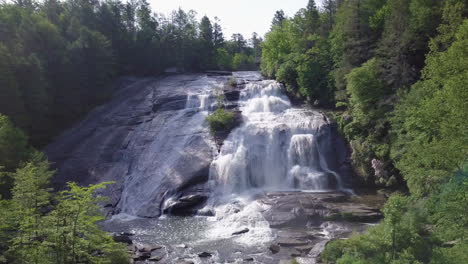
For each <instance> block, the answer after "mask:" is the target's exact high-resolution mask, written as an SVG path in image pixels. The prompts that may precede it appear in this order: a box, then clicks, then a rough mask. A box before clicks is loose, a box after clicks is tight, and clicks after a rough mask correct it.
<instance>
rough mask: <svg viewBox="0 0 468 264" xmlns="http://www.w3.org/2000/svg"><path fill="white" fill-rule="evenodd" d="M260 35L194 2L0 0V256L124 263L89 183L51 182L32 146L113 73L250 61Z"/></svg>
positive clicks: (99, 94) (254, 60) (103, 95)
mask: <svg viewBox="0 0 468 264" xmlns="http://www.w3.org/2000/svg"><path fill="white" fill-rule="evenodd" d="M261 42H262V39H261V38H260V37H259V36H258V35H257V34H255V33H254V34H253V36H252V38H251V39H249V40H247V39H245V38H244V37H243V36H242V35H241V34H234V35H233V36H232V38H231V40H226V39H225V37H224V35H223V32H222V27H221V24H220V21H219V20H218V19H217V18H214V19H213V21H211V20H210V19H209V18H208V17H206V16H204V17H203V18H202V19H201V20H200V21H197V17H196V13H195V12H194V11H188V12H186V11H184V10H181V9H179V10H176V11H174V12H173V13H172V14H170V15H169V16H167V17H166V16H164V15H159V14H156V13H154V12H153V11H152V10H151V8H150V6H149V4H148V2H147V1H146V0H138V1H135V0H131V1H128V2H122V1H119V0H108V1H97V0H96V1H94V0H89V1H88V0H67V1H57V0H45V1H33V0H17V1H12V2H2V4H0V211H1V212H2V214H1V215H0V263H36V264H37V263H60V264H63V263H128V256H127V253H126V250H125V249H124V248H123V247H122V246H120V245H119V244H117V243H115V242H113V240H112V239H111V237H110V236H109V235H108V234H106V233H105V232H103V231H101V230H99V228H98V226H97V225H96V223H97V222H99V221H100V220H102V219H103V216H102V215H101V214H100V211H99V210H98V209H99V207H98V206H97V204H99V203H100V200H101V199H100V198H99V197H97V196H96V193H97V192H98V190H99V189H101V188H105V185H106V184H111V183H106V184H102V185H97V186H89V187H79V186H77V185H75V184H73V183H70V186H69V188H67V189H66V190H65V191H63V192H59V193H56V192H53V190H52V189H51V188H50V180H51V177H52V176H53V174H54V172H53V171H51V170H50V169H49V165H48V162H47V160H46V159H45V158H44V156H43V155H42V154H41V153H39V152H38V151H36V150H34V148H40V147H42V146H44V145H45V144H47V143H48V142H50V140H51V139H52V137H53V136H55V135H57V134H59V133H60V132H61V131H63V130H64V129H66V128H67V127H69V126H70V125H71V124H73V123H74V122H76V121H77V120H79V119H80V118H82V117H83V116H84V114H86V113H87V112H88V111H89V110H90V109H92V108H93V107H95V106H97V105H99V104H101V103H103V102H105V101H106V100H108V99H109V98H110V96H111V95H112V92H113V90H112V89H113V87H114V86H115V85H113V81H114V80H115V79H116V78H118V77H120V76H148V77H155V76H158V75H162V74H164V72H165V71H166V69H169V68H172V69H174V68H175V69H176V70H177V71H179V72H199V71H204V70H216V69H219V70H254V69H257V68H258V63H259V61H260V56H261Z"/></svg>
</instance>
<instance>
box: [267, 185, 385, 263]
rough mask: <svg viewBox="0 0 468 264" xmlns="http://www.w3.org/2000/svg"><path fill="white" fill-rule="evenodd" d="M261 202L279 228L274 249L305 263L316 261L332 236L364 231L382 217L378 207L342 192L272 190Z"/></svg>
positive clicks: (274, 226)
mask: <svg viewBox="0 0 468 264" xmlns="http://www.w3.org/2000/svg"><path fill="white" fill-rule="evenodd" d="M260 202H261V203H263V204H265V205H267V206H268V210H265V211H264V212H263V216H264V217H265V219H266V220H267V221H268V223H269V225H270V227H271V228H272V229H273V230H275V232H276V238H275V240H274V243H273V244H272V246H270V250H271V251H272V253H275V254H276V253H278V252H279V254H280V256H281V257H283V258H289V257H303V258H304V261H305V263H316V261H317V259H318V257H319V255H320V253H321V252H322V251H323V249H324V247H325V245H326V244H327V243H328V242H329V241H330V240H332V239H337V238H345V237H349V236H350V235H351V234H352V233H353V232H362V231H364V230H365V229H366V228H367V224H369V223H375V222H377V221H379V220H380V219H381V218H382V213H381V212H380V211H379V209H378V208H375V207H371V206H368V205H365V204H362V203H359V202H356V201H352V196H350V195H348V194H346V193H342V192H324V193H308V192H271V193H267V194H266V195H265V197H263V198H261V200H260Z"/></svg>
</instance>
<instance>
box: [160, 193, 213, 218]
mask: <svg viewBox="0 0 468 264" xmlns="http://www.w3.org/2000/svg"><path fill="white" fill-rule="evenodd" d="M207 198H208V197H207V196H206V195H204V194H192V195H187V196H183V197H181V198H179V199H177V200H172V201H168V202H167V203H166V205H165V207H164V213H165V214H172V215H182V216H185V215H192V214H194V213H195V211H194V207H197V206H201V205H203V203H204V202H205V201H206V200H207Z"/></svg>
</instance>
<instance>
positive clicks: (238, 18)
mask: <svg viewBox="0 0 468 264" xmlns="http://www.w3.org/2000/svg"><path fill="white" fill-rule="evenodd" d="M148 1H149V3H150V4H151V7H152V9H153V11H155V12H156V13H163V14H169V13H170V12H171V11H172V10H175V9H178V8H179V7H181V8H182V9H184V10H185V11H188V10H190V9H193V10H195V11H196V12H197V13H198V17H199V18H201V17H203V16H204V15H206V16H208V17H209V18H210V19H213V18H214V17H215V16H217V17H218V18H219V19H220V20H221V25H222V27H223V31H224V36H225V38H227V39H229V38H231V35H232V34H233V33H241V34H242V35H244V38H246V39H249V38H250V37H251V36H252V33H253V32H257V33H258V34H259V35H260V36H262V37H263V36H264V35H265V33H267V32H268V30H269V29H270V24H271V20H272V19H273V15H274V13H275V12H276V10H280V9H283V11H284V12H285V13H286V15H287V16H293V15H294V14H295V13H296V12H297V11H298V10H299V9H301V8H303V7H306V6H307V2H308V0H148ZM316 2H317V3H319V2H320V1H316Z"/></svg>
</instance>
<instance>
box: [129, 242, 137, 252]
mask: <svg viewBox="0 0 468 264" xmlns="http://www.w3.org/2000/svg"><path fill="white" fill-rule="evenodd" d="M127 251H128V252H129V253H134V252H136V251H137V248H136V246H135V245H133V244H132V245H128V246H127Z"/></svg>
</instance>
